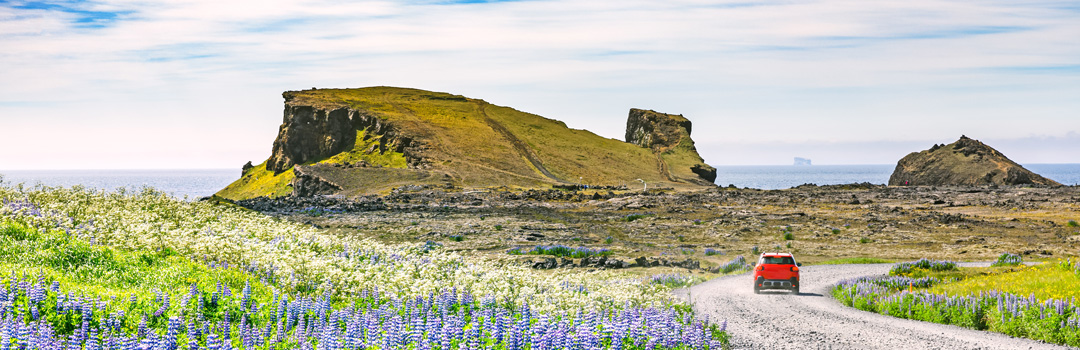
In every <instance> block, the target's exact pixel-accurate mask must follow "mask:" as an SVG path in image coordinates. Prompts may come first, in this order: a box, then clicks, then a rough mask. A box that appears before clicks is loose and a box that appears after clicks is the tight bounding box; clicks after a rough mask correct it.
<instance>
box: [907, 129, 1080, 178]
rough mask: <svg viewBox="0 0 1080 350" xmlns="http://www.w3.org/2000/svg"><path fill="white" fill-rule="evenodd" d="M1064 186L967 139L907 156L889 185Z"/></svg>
mask: <svg viewBox="0 0 1080 350" xmlns="http://www.w3.org/2000/svg"><path fill="white" fill-rule="evenodd" d="M942 185H959V186H987V185H1042V186H1061V184H1060V183H1058V182H1057V181H1054V180H1050V179H1047V178H1045V177H1042V176H1040V175H1039V174H1036V173H1033V172H1031V171H1030V170H1027V169H1025V168H1024V167H1023V166H1020V164H1016V162H1013V161H1012V160H1010V159H1009V158H1007V157H1005V155H1004V154H1001V152H998V151H997V150H996V149H994V148H992V147H990V146H987V145H986V144H985V143H982V142H980V141H979V140H975V139H972V138H968V137H967V136H960V139H959V140H957V141H956V142H953V143H951V144H948V145H936V144H935V145H934V146H933V147H931V148H930V149H928V150H924V151H921V152H914V153H911V154H908V155H907V156H905V157H904V158H902V159H900V161H899V162H898V163H897V164H896V170H894V171H893V174H892V176H891V177H889V186H942Z"/></svg>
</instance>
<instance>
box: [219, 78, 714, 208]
mask: <svg viewBox="0 0 1080 350" xmlns="http://www.w3.org/2000/svg"><path fill="white" fill-rule="evenodd" d="M282 96H283V97H284V99H285V109H284V113H283V115H284V117H283V120H282V124H281V126H280V128H279V131H278V135H277V137H276V138H275V140H274V144H273V149H272V152H271V155H270V157H269V158H268V159H267V160H266V162H264V163H263V164H259V165H255V166H251V167H247V166H245V168H244V172H243V176H242V177H241V179H240V180H237V181H236V182H235V183H233V184H231V185H229V187H227V188H225V189H223V190H222V191H220V192H218V195H220V196H222V197H225V198H230V199H245V198H254V197H259V196H280V195H284V194H291V195H298V196H310V195H327V194H330V195H346V196H350V195H362V194H371V193H381V192H385V191H389V190H390V189H392V188H393V187H396V186H404V185H430V186H440V187H447V186H450V187H456V188H485V187H500V186H508V187H514V188H551V187H554V186H559V187H568V186H569V187H575V186H577V187H597V186H607V187H613V188H614V187H620V186H623V187H626V186H629V185H636V184H637V182H636V181H635V180H636V179H643V180H645V181H647V182H648V183H649V184H650V185H649V187H650V188H655V187H654V186H656V187H669V188H675V189H695V188H703V187H709V186H714V185H713V184H712V181H713V180H714V179H715V178H716V171H715V169H713V168H712V167H710V166H708V165H706V164H705V163H704V162H703V161H702V159H701V157H700V156H699V155H698V153H697V150H696V149H695V148H694V143H693V140H691V139H690V128H691V123H690V121H689V120H687V119H686V118H684V117H682V116H678V115H670V114H663V113H657V112H653V111H645V110H640V109H632V110H631V111H630V119H629V120H628V122H627V139H628V140H632V141H630V142H629V143H628V142H621V141H618V140H613V139H609V138H604V137H601V136H598V135H596V134H593V133H591V132H588V131H585V130H575V129H570V128H568V127H566V124H564V123H563V122H560V121H557V120H552V119H548V118H544V117H541V116H537V115H533V114H529V113H524V112H520V111H517V110H514V109H511V108H508V107H502V106H496V105H492V104H489V103H487V102H485V101H484V100H479V99H471V98H466V97H463V96H459V95H452V94H447V93H439V92H431V91H423V90H416V89H406V88H393V87H372V88H361V89H312V90H304V91H289V92H285V93H283V94H282Z"/></svg>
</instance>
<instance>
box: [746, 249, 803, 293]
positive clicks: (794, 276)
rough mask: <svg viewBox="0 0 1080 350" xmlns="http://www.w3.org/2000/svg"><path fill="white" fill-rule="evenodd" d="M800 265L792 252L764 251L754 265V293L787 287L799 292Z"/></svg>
mask: <svg viewBox="0 0 1080 350" xmlns="http://www.w3.org/2000/svg"><path fill="white" fill-rule="evenodd" d="M799 266H802V264H800V263H797V262H795V257H794V256H791V253H762V254H761V258H758V262H757V265H756V266H754V294H757V293H761V290H762V289H787V290H790V291H791V292H792V293H795V294H799Z"/></svg>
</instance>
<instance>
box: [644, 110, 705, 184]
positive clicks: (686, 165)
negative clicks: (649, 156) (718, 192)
mask: <svg viewBox="0 0 1080 350" xmlns="http://www.w3.org/2000/svg"><path fill="white" fill-rule="evenodd" d="M692 126H693V124H692V123H690V120H688V119H686V118H685V117H683V116H682V115H681V114H666V113H660V112H656V111H652V110H644V109H637V108H631V109H630V115H629V116H628V117H627V118H626V142H629V143H632V144H635V145H638V146H641V147H645V148H648V149H651V150H652V151H653V153H654V154H656V157H657V162H658V163H659V164H658V165H659V167H660V171H661V172H662V173H664V174H665V176H667V177H668V178H669V179H671V180H673V181H687V182H695V183H709V184H711V183H713V181H716V168H713V167H711V166H709V165H708V164H705V162H704V160H703V159H701V156H700V155H698V153H697V148H696V147H695V146H694V140H692V139H691V138H690V131H691V128H692ZM687 173H689V174H687Z"/></svg>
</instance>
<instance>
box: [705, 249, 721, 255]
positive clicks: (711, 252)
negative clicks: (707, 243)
mask: <svg viewBox="0 0 1080 350" xmlns="http://www.w3.org/2000/svg"><path fill="white" fill-rule="evenodd" d="M713 255H724V252H721V251H719V250H716V249H712V248H705V256H713Z"/></svg>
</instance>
